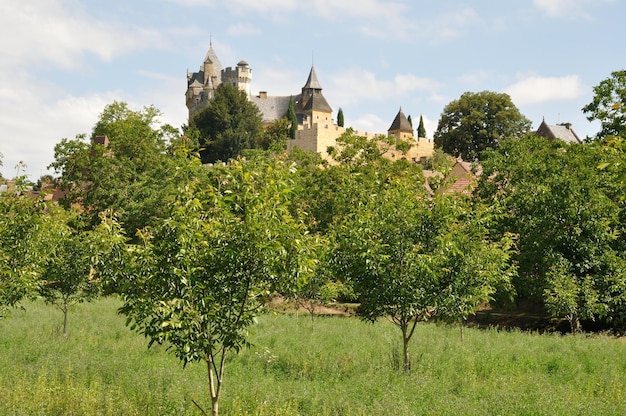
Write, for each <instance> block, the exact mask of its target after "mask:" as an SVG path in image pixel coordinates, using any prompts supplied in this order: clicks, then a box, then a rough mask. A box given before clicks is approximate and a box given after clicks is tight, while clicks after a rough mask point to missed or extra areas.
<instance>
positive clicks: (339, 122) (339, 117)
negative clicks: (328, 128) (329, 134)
mask: <svg viewBox="0 0 626 416" xmlns="http://www.w3.org/2000/svg"><path fill="white" fill-rule="evenodd" d="M343 124H344V120H343V110H342V109H341V107H339V111H337V125H338V126H339V127H343Z"/></svg>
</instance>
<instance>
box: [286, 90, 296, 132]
mask: <svg viewBox="0 0 626 416" xmlns="http://www.w3.org/2000/svg"><path fill="white" fill-rule="evenodd" d="M287 119H288V120H289V122H290V123H291V124H290V127H289V137H290V138H292V139H295V138H296V132H297V131H298V118H297V117H296V107H295V106H294V103H293V97H290V98H289V108H288V109H287Z"/></svg>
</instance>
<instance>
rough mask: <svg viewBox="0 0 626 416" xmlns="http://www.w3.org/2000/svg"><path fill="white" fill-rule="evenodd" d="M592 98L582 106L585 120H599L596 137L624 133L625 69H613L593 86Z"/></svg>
mask: <svg viewBox="0 0 626 416" xmlns="http://www.w3.org/2000/svg"><path fill="white" fill-rule="evenodd" d="M593 93H594V95H593V100H592V101H591V102H590V103H589V104H587V105H586V106H584V107H583V108H582V111H583V112H584V113H585V114H587V120H589V121H594V120H597V121H599V122H600V124H601V126H602V128H601V130H600V131H599V132H598V134H597V135H596V138H597V139H606V138H609V137H610V136H621V137H624V135H625V133H626V70H621V71H615V72H612V73H611V76H610V77H609V78H607V79H605V80H603V81H601V82H600V83H599V84H598V85H596V86H595V87H593Z"/></svg>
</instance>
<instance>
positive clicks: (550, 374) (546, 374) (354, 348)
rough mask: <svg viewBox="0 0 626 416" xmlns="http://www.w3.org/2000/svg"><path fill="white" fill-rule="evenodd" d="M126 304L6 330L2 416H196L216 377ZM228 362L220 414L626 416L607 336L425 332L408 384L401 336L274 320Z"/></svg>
mask: <svg viewBox="0 0 626 416" xmlns="http://www.w3.org/2000/svg"><path fill="white" fill-rule="evenodd" d="M118 306H119V303H118V301H117V300H116V299H114V298H107V299H101V300H98V301H96V302H93V303H91V304H85V305H79V306H77V307H76V308H75V309H74V310H73V311H72V312H71V313H70V321H69V328H68V336H67V337H63V335H62V333H61V319H62V317H61V313H60V312H57V311H56V310H54V309H52V308H51V307H48V306H45V305H44V304H43V303H39V302H34V303H29V304H27V305H26V311H17V312H15V313H14V314H13V316H12V317H10V318H8V319H5V320H2V321H0V414H1V415H83V414H85V415H87V414H88V415H197V414H200V413H199V411H198V410H197V408H196V407H195V405H193V403H192V399H193V400H195V401H197V402H198V403H200V404H202V405H203V406H205V407H206V408H210V405H209V402H210V399H209V398H208V395H207V392H206V369H205V367H204V366H203V365H200V364H198V365H189V366H187V368H186V369H182V367H181V365H180V363H179V362H178V360H177V359H176V358H175V357H174V356H173V355H171V354H169V353H167V352H166V351H165V348H164V347H159V346H157V347H156V348H154V347H153V348H152V349H150V350H148V349H147V348H146V344H147V342H146V340H145V339H144V338H143V337H142V336H140V335H138V334H136V333H133V332H131V331H130V330H129V329H128V328H126V327H125V326H124V319H123V317H120V316H118V315H117V314H116V312H115V310H116V308H117V307H118ZM250 341H251V342H252V344H253V345H252V347H251V348H249V349H247V350H244V351H242V352H241V353H240V354H239V355H238V356H236V357H235V356H233V357H231V359H230V360H229V362H228V364H227V365H228V366H227V369H226V376H225V385H224V389H225V390H224V392H223V396H222V398H221V403H220V405H221V412H222V414H225V415H226V414H233V415H295V414H300V415H373V414H375V415H420V414H428V415H458V414H473V415H493V414H498V415H571V414H600V415H604V414H605V415H620V414H626V404H625V403H624V398H626V343H625V342H623V341H621V340H618V339H614V338H610V337H604V336H594V337H585V336H575V337H574V336H557V335H536V334H530V333H524V332H499V331H496V330H477V329H466V330H465V337H464V341H461V338H460V335H459V330H458V328H454V327H448V326H438V325H431V324H429V325H420V326H419V328H418V329H417V331H416V333H415V335H414V338H413V340H412V343H411V353H412V362H413V371H412V373H411V374H408V375H407V374H404V373H403V372H402V371H401V370H399V369H401V368H402V363H401V359H402V357H401V352H400V348H401V345H400V344H401V337H400V331H399V330H398V329H397V328H395V327H394V326H393V325H391V324H390V323H389V322H386V321H380V322H378V323H376V324H374V325H372V324H368V323H363V322H361V321H359V320H358V319H356V318H345V317H344V318H339V317H318V318H316V319H315V322H314V323H311V320H310V319H308V317H306V316H304V315H303V316H300V317H296V316H292V315H283V314H273V313H269V314H266V315H263V316H261V317H259V319H258V323H257V324H256V325H254V326H253V327H252V328H250Z"/></svg>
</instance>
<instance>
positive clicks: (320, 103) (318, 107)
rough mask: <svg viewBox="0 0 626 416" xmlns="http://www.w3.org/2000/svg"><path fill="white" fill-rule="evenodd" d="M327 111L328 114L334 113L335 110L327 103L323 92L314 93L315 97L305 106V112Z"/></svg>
mask: <svg viewBox="0 0 626 416" xmlns="http://www.w3.org/2000/svg"><path fill="white" fill-rule="evenodd" d="M311 110H313V111H325V112H327V113H332V112H333V109H332V108H331V107H330V104H328V101H326V98H324V96H323V95H322V93H321V92H316V93H313V95H312V96H311V97H310V98H309V100H308V101H307V102H306V105H305V106H304V109H303V111H311Z"/></svg>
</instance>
